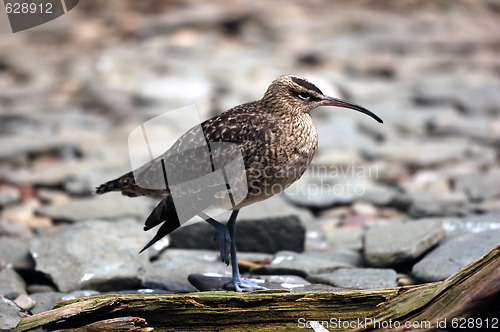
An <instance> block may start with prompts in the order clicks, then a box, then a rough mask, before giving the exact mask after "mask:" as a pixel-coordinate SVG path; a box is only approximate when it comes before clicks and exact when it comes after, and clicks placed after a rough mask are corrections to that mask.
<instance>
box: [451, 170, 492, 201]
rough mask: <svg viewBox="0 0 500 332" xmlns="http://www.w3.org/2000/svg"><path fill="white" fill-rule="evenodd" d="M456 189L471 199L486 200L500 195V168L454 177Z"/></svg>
mask: <svg viewBox="0 0 500 332" xmlns="http://www.w3.org/2000/svg"><path fill="white" fill-rule="evenodd" d="M454 183H455V189H456V190H458V191H462V192H464V193H465V194H466V195H467V197H468V198H469V199H470V200H471V201H475V202H477V201H485V200H488V199H492V198H494V197H499V196H500V168H495V169H490V170H488V171H487V172H484V173H475V174H467V175H462V176H459V177H457V178H456V179H454Z"/></svg>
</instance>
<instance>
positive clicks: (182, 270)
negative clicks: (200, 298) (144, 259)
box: [141, 248, 231, 293]
mask: <svg viewBox="0 0 500 332" xmlns="http://www.w3.org/2000/svg"><path fill="white" fill-rule="evenodd" d="M193 273H197V274H207V273H208V274H209V275H214V274H215V275H220V276H226V277H230V276H231V268H230V267H228V266H226V265H225V264H222V263H221V261H220V259H219V252H218V251H216V250H194V249H170V248H169V249H167V250H165V252H163V253H162V255H161V256H160V257H159V259H158V260H156V261H154V262H152V263H151V267H150V268H149V269H148V270H147V271H145V273H143V274H142V275H141V284H142V286H143V287H147V288H159V289H164V290H167V291H171V292H174V293H188V292H196V291H197V289H196V288H195V287H194V286H193V285H191V284H190V282H189V281H188V276H189V275H190V274H193Z"/></svg>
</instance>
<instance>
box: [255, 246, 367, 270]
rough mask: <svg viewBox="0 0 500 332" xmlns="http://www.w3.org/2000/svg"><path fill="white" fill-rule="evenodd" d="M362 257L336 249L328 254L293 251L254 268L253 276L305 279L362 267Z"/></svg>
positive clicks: (281, 252) (279, 254)
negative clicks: (288, 276) (340, 269)
mask: <svg viewBox="0 0 500 332" xmlns="http://www.w3.org/2000/svg"><path fill="white" fill-rule="evenodd" d="M361 261H362V259H361V255H360V254H359V253H357V252H356V251H352V250H348V249H334V250H329V251H326V252H305V253H302V254H299V253H296V252H292V251H280V252H278V253H276V255H275V257H274V259H273V261H272V262H271V264H269V265H263V266H261V267H257V268H253V269H251V270H250V272H251V273H252V274H292V275H298V276H301V277H305V276H307V275H309V274H317V273H323V272H330V271H333V270H336V269H338V268H341V267H355V266H360V265H361Z"/></svg>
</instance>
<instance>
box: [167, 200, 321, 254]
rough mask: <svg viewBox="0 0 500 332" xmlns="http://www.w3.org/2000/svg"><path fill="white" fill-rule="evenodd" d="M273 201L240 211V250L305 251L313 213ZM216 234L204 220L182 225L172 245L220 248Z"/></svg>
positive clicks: (237, 240) (174, 235) (176, 232)
mask: <svg viewBox="0 0 500 332" xmlns="http://www.w3.org/2000/svg"><path fill="white" fill-rule="evenodd" d="M270 201H271V202H267V203H265V202H261V203H257V204H254V205H251V206H248V207H245V208H244V209H242V210H241V213H240V215H239V216H238V221H237V233H238V234H240V235H239V236H236V247H237V248H238V251H241V252H264V253H272V254H274V253H275V252H278V251H280V250H293V251H297V252H301V251H304V243H305V236H306V229H305V225H306V224H309V223H311V219H312V216H311V215H310V213H309V212H305V211H303V210H301V209H299V208H294V207H291V206H289V205H288V204H287V203H285V202H284V201H283V200H282V199H281V198H276V199H275V198H272V199H270ZM217 219H218V220H224V221H225V220H227V219H223V218H217ZM215 234H216V231H215V229H214V228H213V227H212V226H210V225H209V224H208V223H205V222H198V223H196V224H193V225H189V226H185V227H181V228H180V229H178V230H176V231H175V232H173V233H172V234H171V235H170V240H171V247H172V248H191V249H212V250H218V249H219V239H218V236H215ZM214 238H215V239H216V240H215V241H214Z"/></svg>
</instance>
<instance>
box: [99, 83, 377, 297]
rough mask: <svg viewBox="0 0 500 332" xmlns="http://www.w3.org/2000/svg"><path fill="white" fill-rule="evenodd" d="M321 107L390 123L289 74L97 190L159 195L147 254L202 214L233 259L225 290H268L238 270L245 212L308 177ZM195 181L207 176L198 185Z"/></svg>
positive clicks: (225, 257)
mask: <svg viewBox="0 0 500 332" xmlns="http://www.w3.org/2000/svg"><path fill="white" fill-rule="evenodd" d="M322 106H337V107H343V108H348V109H352V110H355V111H358V112H361V113H364V114H366V115H368V116H370V117H372V118H373V119H375V120H376V121H377V122H379V123H383V121H382V119H381V118H379V117H378V116H377V115H376V114H374V113H373V112H371V111H369V110H368V109H366V108H364V107H363V106H360V105H358V104H355V103H353V102H350V101H346V100H343V99H339V98H334V97H330V96H327V95H325V94H323V92H322V91H321V90H320V89H319V88H318V87H316V85H314V84H313V83H311V82H310V81H309V80H307V79H305V78H302V77H299V76H294V75H283V76H279V77H278V78H276V79H275V80H274V81H272V83H271V84H270V85H269V87H268V89H267V91H266V92H265V93H264V96H263V97H262V99H260V100H258V101H252V102H248V103H245V104H242V105H239V106H235V107H233V108H231V109H229V110H227V111H225V112H223V113H220V114H219V115H217V116H214V117H212V118H210V119H208V120H206V121H204V122H202V123H201V124H200V125H197V126H194V127H193V128H191V129H189V130H188V131H187V132H186V133H185V134H183V135H182V136H181V137H180V138H179V139H178V140H177V141H176V142H175V143H174V144H173V145H172V146H171V147H170V148H168V149H167V150H166V151H165V153H163V154H161V155H159V156H157V157H156V158H154V159H152V160H151V161H150V162H148V163H146V164H144V165H143V166H142V167H139V168H138V169H136V170H134V171H131V172H129V173H127V174H124V175H123V176H121V177H118V178H117V179H115V180H112V181H109V182H106V183H104V184H102V185H100V186H99V187H97V188H96V194H104V193H108V192H112V191H118V192H121V193H122V194H123V195H126V196H129V197H137V196H148V197H151V198H156V199H160V202H159V204H158V205H157V206H156V207H155V208H154V210H153V211H152V212H151V214H150V215H149V216H148V217H147V219H146V221H145V225H144V230H145V231H147V230H150V229H152V228H154V227H156V226H158V225H160V224H162V225H161V226H160V227H159V229H158V231H157V233H156V235H155V236H154V237H153V238H152V239H151V241H149V243H147V244H146V245H145V247H144V248H143V249H142V250H141V251H140V252H143V251H144V250H146V249H147V248H149V247H150V246H152V245H153V244H154V243H156V242H157V241H159V240H160V239H161V238H163V237H165V236H166V235H168V234H170V233H171V232H173V231H174V230H175V229H177V228H178V227H180V226H181V224H182V223H184V222H186V221H187V220H189V219H191V218H193V217H195V216H198V217H201V218H202V219H203V220H205V221H206V222H208V223H209V224H210V225H212V226H213V227H214V228H215V230H216V232H217V234H218V235H219V251H220V258H221V260H222V261H223V262H224V263H226V264H227V265H229V260H231V267H232V278H231V279H230V280H229V281H228V282H227V283H226V284H224V289H226V290H234V291H237V292H247V291H253V290H259V289H264V288H263V287H262V286H260V285H259V284H257V283H256V282H255V281H253V280H249V279H248V280H247V279H244V278H242V277H241V274H240V272H239V268H238V260H237V253H236V219H237V216H238V212H239V211H240V209H241V208H243V207H245V206H248V205H250V204H253V203H256V202H259V201H262V200H265V199H267V198H270V197H272V196H274V195H276V194H278V193H280V192H281V191H283V190H284V189H286V188H287V187H288V186H290V185H291V184H293V183H294V182H295V181H296V180H298V179H299V178H300V177H301V176H302V175H303V173H304V172H305V170H306V168H307V166H308V165H309V164H310V163H311V161H312V159H313V157H314V155H315V153H316V151H317V149H318V131H317V129H316V126H315V124H314V121H313V118H312V117H311V114H310V112H311V111H312V110H314V109H316V108H318V107H322ZM234 160H236V161H237V162H236V163H233V164H236V165H239V166H237V167H233V169H230V170H229V171H228V169H227V167H226V166H228V165H230V164H231V162H232V161H234ZM220 170H222V171H225V172H222V175H223V176H218V177H217V176H214V177H212V179H209V177H206V176H205V175H209V174H213V173H214V172H216V171H220ZM219 173H220V172H219ZM228 173H231V174H229V178H230V179H229V178H228ZM219 175H220V174H219ZM214 178H217V179H214ZM196 179H205V180H203V181H201V182H199V183H198V185H193V183H194V182H195V181H194V180H196ZM174 189H175V190H174ZM228 197H229V201H230V204H228ZM217 207H219V208H220V207H224V208H226V209H227V210H231V211H232V212H231V215H230V217H229V220H228V221H227V223H226V224H224V223H221V222H219V221H217V220H215V219H214V218H212V217H211V216H209V214H208V213H207V209H210V208H217ZM245 236H251V234H245Z"/></svg>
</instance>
